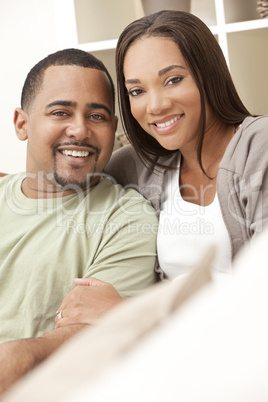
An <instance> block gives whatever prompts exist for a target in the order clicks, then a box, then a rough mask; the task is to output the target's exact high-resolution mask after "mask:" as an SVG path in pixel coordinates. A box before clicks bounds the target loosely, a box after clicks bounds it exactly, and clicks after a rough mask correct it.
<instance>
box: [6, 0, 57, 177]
mask: <svg viewBox="0 0 268 402" xmlns="http://www.w3.org/2000/svg"><path fill="white" fill-rule="evenodd" d="M0 48H1V64H0V91H1V97H0V111H1V132H0V144H1V146H0V171H1V172H9V173H15V172H18V171H21V170H25V156H26V143H24V142H21V141H19V140H18V139H17V137H16V134H15V130H14V128H13V111H14V109H15V108H16V107H17V106H20V94H21V88H22V85H23V82H24V80H25V77H26V75H27V73H28V71H29V70H30V68H31V67H32V66H33V65H34V64H35V63H36V62H38V61H39V60H40V59H42V58H43V57H45V56H46V55H47V54H49V53H51V52H54V51H56V50H57V49H58V37H57V30H56V20H55V18H54V1H53V0H46V1H41V0H0Z"/></svg>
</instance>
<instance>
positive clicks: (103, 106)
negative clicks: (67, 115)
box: [87, 102, 112, 116]
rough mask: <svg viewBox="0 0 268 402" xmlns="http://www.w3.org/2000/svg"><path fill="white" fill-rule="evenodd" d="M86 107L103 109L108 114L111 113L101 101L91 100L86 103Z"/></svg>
mask: <svg viewBox="0 0 268 402" xmlns="http://www.w3.org/2000/svg"><path fill="white" fill-rule="evenodd" d="M87 107H88V108H89V109H104V110H106V112H107V113H109V115H110V116H111V115H112V112H111V110H110V109H109V108H108V107H107V106H106V105H104V104H103V103H98V102H91V103H87Z"/></svg>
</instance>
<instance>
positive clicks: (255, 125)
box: [220, 115, 268, 174]
mask: <svg viewBox="0 0 268 402" xmlns="http://www.w3.org/2000/svg"><path fill="white" fill-rule="evenodd" d="M267 147H268V116H267V115H264V116H257V117H253V116H249V117H247V118H245V120H244V121H243V122H242V124H241V126H240V127H239V129H238V130H237V132H236V133H235V135H234V136H233V138H232V140H231V141H230V143H229V145H228V147H227V149H226V151H225V154H224V157H223V159H222V161H221V164H220V168H223V169H226V170H228V171H233V172H234V171H236V172H237V173H239V174H243V172H244V170H245V168H246V167H247V168H250V169H253V170H254V166H255V167H257V166H260V165H263V166H264V165H265V166H266V165H267V164H268V153H267Z"/></svg>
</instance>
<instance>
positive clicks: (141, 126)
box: [0, 11, 268, 390]
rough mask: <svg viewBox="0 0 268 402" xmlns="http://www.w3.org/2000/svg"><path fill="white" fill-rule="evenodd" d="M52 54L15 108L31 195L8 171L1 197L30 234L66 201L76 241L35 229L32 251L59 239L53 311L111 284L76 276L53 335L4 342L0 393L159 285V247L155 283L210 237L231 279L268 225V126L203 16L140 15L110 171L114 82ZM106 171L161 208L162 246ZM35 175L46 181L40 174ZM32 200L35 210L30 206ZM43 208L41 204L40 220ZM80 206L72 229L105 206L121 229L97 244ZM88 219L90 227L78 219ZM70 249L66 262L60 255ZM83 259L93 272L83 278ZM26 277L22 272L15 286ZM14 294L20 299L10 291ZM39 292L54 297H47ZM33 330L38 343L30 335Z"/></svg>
mask: <svg viewBox="0 0 268 402" xmlns="http://www.w3.org/2000/svg"><path fill="white" fill-rule="evenodd" d="M68 54H70V55H71V54H72V60H71V61H68V62H66V60H64V57H63V56H64V55H68ZM75 55H77V56H75ZM50 57H52V58H53V57H54V58H55V59H54V62H53V63H51V64H48V65H47V66H45V67H43V70H42V74H44V76H43V80H41V83H40V77H39V79H38V80H37V81H36V82H37V86H35V84H34V81H31V82H29V84H28V86H29V88H30V90H29V91H28V94H27V93H26V94H24V95H25V96H23V102H24V103H22V108H21V109H17V110H16V111H15V119H14V121H15V128H16V132H17V135H18V137H19V139H21V140H26V139H27V140H28V148H27V168H26V171H27V176H26V178H25V179H24V180H23V181H22V186H21V193H22V194H20V188H18V185H16V183H15V182H12V181H11V182H10V179H9V177H8V176H7V177H4V178H2V179H1V182H2V183H4V184H2V190H3V188H4V187H3V186H6V188H12V190H14V191H16V197H18V198H17V199H15V200H12V201H14V202H13V203H12V204H11V206H12V208H13V209H14V208H15V212H16V211H17V210H18V209H19V210H20V209H21V205H20V204H18V203H19V202H24V204H23V208H22V209H24V212H25V210H26V211H27V213H28V216H27V215H26V216H25V218H26V217H27V219H25V223H21V228H24V225H26V224H27V225H28V224H29V225H31V222H30V223H28V221H29V220H30V219H31V218H30V219H29V215H30V212H29V211H31V209H34V208H35V210H36V211H40V209H41V213H40V214H39V218H40V225H39V226H38V222H37V223H35V224H36V226H35V228H34V229H35V230H39V228H40V226H41V223H42V225H43V220H42V219H41V218H42V217H43V215H44V213H47V215H48V218H49V211H51V210H52V206H55V204H57V208H58V209H57V211H58V212H57V220H58V226H59V227H64V229H65V233H66V231H68V230H69V232H70V233H71V236H70V237H68V241H67V240H66V238H62V239H60V238H59V236H61V234H60V232H57V233H52V232H51V230H49V229H51V225H50V224H48V226H47V229H46V228H45V229H44V230H43V227H42V232H41V236H39V235H38V233H39V232H37V235H36V236H35V241H36V244H34V243H33V246H32V249H33V250H37V252H38V258H39V260H40V263H41V261H42V259H43V258H45V257H46V258H47V255H45V254H47V247H46V249H45V247H44V245H45V244H46V245H47V243H48V242H49V241H50V242H51V241H52V242H55V244H57V243H56V241H57V242H58V241H61V242H60V246H57V247H55V248H56V250H54V254H53V255H51V258H50V261H51V265H53V264H54V265H55V263H56V264H57V265H58V264H59V263H61V266H62V269H61V270H60V272H58V274H57V276H55V273H54V274H53V275H54V276H53V278H52V279H51V278H48V279H47V282H45V283H41V285H42V289H43V290H44V292H45V291H47V288H48V287H50V289H52V290H53V292H52V293H50V294H49V295H48V296H49V297H48V298H54V303H56V302H57V300H58V299H57V298H56V299H55V294H54V295H53V293H54V292H55V293H57V292H58V291H59V288H61V290H60V291H61V292H62V291H64V290H66V291H65V294H66V293H67V292H68V290H69V289H68V286H70V284H69V281H70V278H71V276H72V275H73V277H75V276H80V277H83V276H85V277H86V276H94V277H96V278H98V279H101V280H104V281H105V282H101V281H98V280H97V279H94V278H89V279H86V278H84V279H77V280H76V284H77V285H90V286H77V287H75V288H74V290H72V291H71V292H70V293H69V294H68V295H67V296H66V297H65V299H64V300H63V302H62V304H61V305H60V306H57V308H58V310H59V313H58V316H57V318H56V329H55V330H52V331H50V332H48V333H47V334H46V335H44V336H40V337H39V338H35V339H23V340H18V341H14V342H8V343H4V344H3V345H1V346H2V347H3V348H2V349H1V350H0V353H1V355H2V356H3V355H4V356H5V359H6V361H4V360H2V362H1V364H2V366H1V367H4V369H5V373H6V383H5V384H4V385H3V387H2V390H4V389H5V388H8V387H9V386H10V385H11V384H12V383H13V382H14V381H15V380H16V379H18V378H19V377H20V376H21V375H23V374H24V373H25V372H27V371H28V370H29V369H31V368H32V367H34V366H35V365H36V364H37V363H38V362H40V361H42V360H43V359H44V358H46V357H47V356H48V355H49V354H50V353H51V352H53V351H54V350H55V349H56V348H57V347H58V346H59V345H60V344H61V343H62V342H63V341H64V340H65V339H68V338H69V337H70V336H71V335H73V333H75V332H76V331H78V330H79V329H80V328H81V327H83V325H85V324H92V323H93V322H94V320H95V319H96V318H98V317H99V316H100V315H101V314H102V313H103V312H105V311H107V310H109V309H110V308H111V307H112V306H113V305H115V304H117V303H119V302H121V301H122V300H123V299H124V298H126V297H128V296H131V295H134V294H136V293H137V292H138V291H141V290H142V289H144V288H146V287H148V286H150V285H151V284H153V283H154V282H155V276H154V272H153V266H154V262H155V250H156V244H155V243H156V242H157V253H158V263H156V267H155V271H156V272H157V273H158V276H159V277H160V278H164V277H165V276H166V277H168V278H170V279H175V278H176V277H178V276H180V275H182V274H185V273H187V270H189V269H190V267H191V266H192V265H193V263H194V262H195V261H197V260H198V259H199V258H200V256H201V254H202V252H203V250H204V248H205V247H207V246H208V245H209V244H211V243H215V244H216V246H217V249H218V253H217V258H216V259H215V267H214V270H213V272H214V273H215V276H217V275H222V276H226V273H228V272H230V270H231V262H232V259H233V258H234V256H235V255H236V253H237V251H238V250H239V249H240V248H241V247H242V246H243V245H244V244H245V242H247V241H248V240H249V239H251V238H252V237H253V236H254V234H256V233H259V232H260V231H261V230H262V226H264V225H265V224H266V222H267V215H268V212H267V211H268V208H267V206H266V204H265V203H267V199H268V198H267V186H268V179H267V164H268V158H267V155H266V154H267V152H266V148H267V141H268V140H267V135H266V133H267V127H268V118H267V117H265V116H259V117H253V116H251V114H250V112H249V111H247V109H246V108H245V106H244V105H243V103H242V102H241V100H240V98H239V96H238V94H237V92H236V90H235V87H234V85H233V82H232V79H231V77H230V73H229V70H228V67H227V65H226V62H225V60H224V57H223V55H222V52H221V49H220V48H219V45H218V43H217V41H216V40H215V38H214V36H213V35H212V34H211V32H210V30H209V29H208V28H207V27H206V25H205V24H203V23H202V22H201V21H200V20H199V19H198V18H197V17H195V16H193V15H191V14H188V13H183V12H174V11H162V12H159V13H156V14H153V15H150V16H148V17H144V18H142V19H140V20H137V21H134V22H133V23H131V24H130V25H129V26H128V27H126V29H125V30H124V31H123V33H122V34H121V36H120V38H119V41H118V45H117V50H116V68H117V80H118V95H119V105H120V110H121V112H122V120H123V125H124V128H125V130H126V133H127V135H128V138H129V140H130V142H131V144H132V145H131V146H126V147H124V148H123V149H120V150H118V151H116V152H115V153H114V154H113V155H112V157H111V160H110V162H109V163H108V165H107V166H106V164H107V162H108V160H109V158H110V156H111V153H112V146H113V134H114V130H115V129H116V118H115V117H114V106H113V102H114V99H113V85H112V82H111V80H110V77H109V74H108V72H107V71H106V69H105V68H103V67H100V64H99V62H98V61H97V60H96V61H95V64H91V65H90V66H85V67H83V66H81V64H79V63H78V62H77V61H76V57H77V58H78V59H79V58H80V57H82V58H84V59H85V60H86V59H87V58H88V57H89V56H88V55H87V54H84V53H83V52H81V51H74V50H66V51H62V52H58V53H56V54H55V55H54V56H49V57H48V58H47V60H50ZM49 63H50V62H49ZM77 63H78V64H77ZM34 69H35V68H34ZM34 69H33V72H34V71H35V70H34ZM38 74H39V73H38ZM26 82H27V81H26ZM85 89H86V90H85ZM50 91H52V94H53V96H52V97H51V93H50ZM47 95H49V96H47ZM55 127H57V128H56V129H55ZM55 130H56V136H54V133H55ZM64 138H66V139H64ZM67 139H68V140H67ZM71 141H73V144H74V145H71ZM81 144H83V146H82V145H81ZM40 161H41V162H42V164H40ZM55 166H56V167H57V169H55ZM105 166H106V168H105ZM104 168H105V173H106V174H108V175H110V176H111V177H112V178H113V179H114V180H115V181H116V182H118V183H119V184H121V185H122V186H123V187H130V186H132V187H134V188H136V189H138V190H139V192H140V193H142V195H143V196H144V197H145V198H147V199H148V200H149V201H150V202H151V203H152V205H153V207H154V208H155V210H156V213H157V215H158V217H159V230H158V235H157V239H156V237H155V232H154V230H153V228H155V225H156V219H155V216H154V214H153V211H152V209H151V207H150V205H148V204H147V203H146V201H144V200H143V199H142V198H141V197H140V196H139V195H138V194H137V193H136V192H133V190H126V191H127V192H126V193H125V192H122V193H121V187H114V186H112V185H110V184H109V182H107V179H103V178H101V179H100V177H99V173H101V172H102V171H103V170H104ZM40 171H41V172H45V173H46V175H45V176H44V175H43V176H42V175H41V176H42V177H40V175H38V174H37V173H38V172H40ZM51 173H52V174H51ZM89 173H90V177H88V176H89ZM88 179H89V180H88ZM11 180H12V179H11ZM10 183H11V184H10ZM40 184H41V185H42V186H41V187H42V188H41V187H40ZM40 188H41V193H40ZM115 188H116V189H117V190H115ZM80 189H82V190H83V192H82V193H83V194H84V196H85V197H84V198H82V197H81V196H80V193H81V192H80ZM2 192H3V191H2ZM118 192H119V193H120V194H119V195H118ZM115 193H116V194H115ZM23 196H24V198H28V200H25V199H24V198H23ZM79 197H80V198H79ZM36 199H38V200H39V204H38V203H36V202H33V201H32V200H36ZM44 200H45V201H44ZM62 200H64V202H63V201H62ZM15 201H17V203H16V202H15ZM26 201H27V202H26ZM40 201H41V204H45V207H46V209H45V212H44V210H43V209H42V208H43V207H44V205H40ZM78 201H80V202H79V203H78ZM114 201H115V202H114ZM89 202H90V206H88V203H89ZM2 203H3V201H2ZM97 203H98V205H97ZM58 204H59V205H58ZM96 205H97V207H96ZM85 206H87V208H85ZM111 206H112V208H113V209H112V212H110V207H111ZM8 207H10V205H8ZM91 207H93V211H92V210H91ZM94 208H95V210H94ZM62 211H63V212H62ZM69 211H70V214H69V216H68V212H69ZM74 211H75V213H76V215H75V222H83V223H90V224H92V219H93V224H94V216H95V215H97V218H96V217H95V220H96V224H97V223H98V222H99V220H100V219H102V218H100V214H98V212H99V211H102V212H103V211H105V213H104V215H105V218H104V220H105V225H108V224H109V223H116V228H117V230H116V232H111V231H108V233H107V234H106V233H105V235H104V234H103V232H101V231H100V232H101V233H100V234H99V237H98V238H97V239H95V237H94V236H95V232H94V236H93V237H94V239H93V237H91V236H90V235H89V234H87V235H86V236H84V237H81V236H77V234H78V231H79V229H78V228H79V227H80V226H78V225H76V226H75V223H74V222H73V221H72V222H70V219H69V217H70V216H71V217H73V213H74ZM91 211H92V213H91ZM122 214H123V216H124V219H123V221H122V219H121V218H120V216H122ZM124 214H125V215H124ZM88 215H89V216H90V218H88ZM81 216H82V220H77V219H78V217H79V218H81ZM101 216H102V215H101ZM139 217H140V218H139ZM133 219H134V220H135V224H136V226H135V231H136V229H137V227H139V224H140V223H141V225H143V224H145V223H146V222H148V224H149V226H150V230H149V233H147V235H146V236H145V233H144V230H142V231H141V233H138V235H137V233H133V230H132V231H131V230H129V227H128V225H129V224H130V223H131V222H130V221H131V220H133ZM137 219H140V220H141V222H139V220H137ZM48 220H49V219H48ZM87 220H88V221H87ZM26 222H27V223H26ZM126 222H127V223H126ZM129 222H130V223H129ZM174 222H175V224H174ZM197 222H199V223H200V224H197ZM64 225H65V226H64ZM191 228H197V229H196V230H195V231H193V230H191ZM204 228H205V229H204ZM206 228H207V229H206ZM7 229H8V235H10V233H11V232H12V230H11V229H12V226H7V224H6V233H7ZM124 229H125V230H124ZM132 229H133V227H132ZM75 231H76V232H75ZM61 233H62V232H61ZM74 234H75V235H76V236H75V235H74ZM131 234H132V237H129V236H130V235H131ZM25 235H27V231H26V232H25ZM7 237H8V236H7ZM118 238H119V240H120V241H119V242H118ZM144 238H145V240H144ZM88 239H90V242H91V243H90V242H89V240H88ZM132 239H133V240H132ZM26 240H27V237H26V238H25V242H24V244H19V242H18V247H20V250H21V253H22V254H21V255H23V252H24V248H23V247H24V245H25V244H27V241H26ZM74 242H75V245H74ZM132 242H134V243H132ZM92 243H93V247H94V249H93V250H94V251H93V253H94V257H95V260H94V261H83V256H86V257H87V256H90V255H92V254H91V253H92V249H90V250H89V248H90V247H92ZM89 244H90V246H89ZM121 244H122V246H121ZM35 247H36V249H35ZM117 247H118V248H117ZM75 248H77V250H76V251H75V253H74V250H75ZM51 249H53V247H52V248H51V247H50V248H49V252H50V251H51ZM85 250H86V251H88V253H87V252H85ZM63 251H64V253H65V252H67V254H66V255H67V257H66V260H63V261H61V259H62V254H63ZM28 253H29V249H28ZM55 253H57V254H55ZM137 253H138V255H137ZM42 254H43V255H42ZM77 255H78V256H79V260H78V261H76V257H77ZM25 258H26V256H25ZM38 258H37V259H36V260H35V262H34V269H37V274H36V276H34V280H35V281H37V280H39V281H42V272H40V271H38V266H39V264H38ZM28 260H29V256H28ZM10 261H12V260H10ZM26 261H27V260H26ZM125 263H126V264H127V265H125ZM72 264H77V265H76V267H75V268H74V269H73V271H72V272H71V273H70V274H69V272H68V275H67V277H66V271H67V269H65V270H64V268H65V267H68V270H69V269H71V268H72ZM84 264H86V266H88V270H87V271H86V272H85V271H84V269H86V268H84V267H85V265H84ZM57 265H56V266H57ZM81 267H82V268H81ZM160 267H161V268H160ZM26 268H27V267H26ZM121 268H123V269H124V268H125V270H124V271H123V270H122V269H121ZM24 269H25V266H23V264H22V270H21V272H22V273H21V274H20V273H19V272H18V273H17V276H18V280H20V275H21V276H23V274H24ZM79 269H80V271H79ZM94 269H95V271H94ZM31 272H32V271H31ZM75 272H76V274H75ZM221 273H222V274H221ZM6 275H7V277H8V275H9V274H8V273H6ZM43 275H44V274H43ZM46 275H47V274H46ZM29 278H30V275H29ZM143 278H145V279H144V280H143ZM24 280H25V279H24ZM26 281H27V280H26ZM106 282H108V283H109V284H108V283H106ZM126 283H128V285H127V286H128V289H127V291H126V290H125V289H124V286H125V284H126ZM129 283H130V284H129ZM112 285H114V287H113V286H112ZM62 289H63V290H62ZM67 289H68V290H67ZM115 289H116V290H115ZM26 291H27V292H29V300H33V299H32V296H33V295H32V294H31V293H30V292H31V291H32V289H31V286H28V287H26V289H24V290H23V292H26ZM9 293H12V297H13V296H14V297H15V295H14V293H15V291H14V289H13V290H12V291H11V292H10V291H9ZM12 297H11V298H9V303H11V304H12ZM43 297H46V296H45V295H44V294H42V298H43ZM10 308H12V306H11V307H10ZM33 309H34V308H32V310H31V311H33ZM36 313H37V315H36V317H34V321H35V322H38V323H40V321H42V320H44V321H45V320H47V319H49V320H50V321H51V317H46V316H45V312H44V313H42V312H41V313H40V312H39V311H38V310H37V311H36ZM40 314H41V315H42V314H44V315H42V316H41V317H40ZM22 319H23V317H22ZM68 324H73V325H68ZM19 325H22V323H20V324H19ZM42 325H43V324H42ZM43 329H44V328H43ZM41 333H42V328H41ZM28 336H35V335H30V332H29V335H28ZM37 336H39V335H37ZM2 356H1V358H2ZM22 356H23V364H20V363H18V362H21V360H22ZM7 362H8V364H7ZM15 362H16V366H17V370H16V373H15V371H14V364H15ZM1 371H2V370H1Z"/></svg>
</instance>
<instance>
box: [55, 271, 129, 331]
mask: <svg viewBox="0 0 268 402" xmlns="http://www.w3.org/2000/svg"><path fill="white" fill-rule="evenodd" d="M74 283H75V284H76V287H75V288H74V289H72V290H71V291H70V292H69V293H68V294H67V296H66V297H65V298H64V299H63V301H62V303H61V305H60V307H59V308H58V311H57V316H56V318H55V323H56V328H59V327H63V326H66V325H71V324H94V323H95V321H96V320H97V319H98V318H100V317H101V316H102V315H103V314H105V313H106V312H107V311H109V310H110V309H111V308H112V307H114V306H115V305H116V304H118V303H120V302H122V301H123V300H124V299H122V297H121V296H120V295H119V293H118V292H117V291H116V290H115V288H114V287H113V286H112V285H110V284H109V283H107V282H103V281H101V280H99V279H96V278H77V279H75V280H74Z"/></svg>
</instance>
